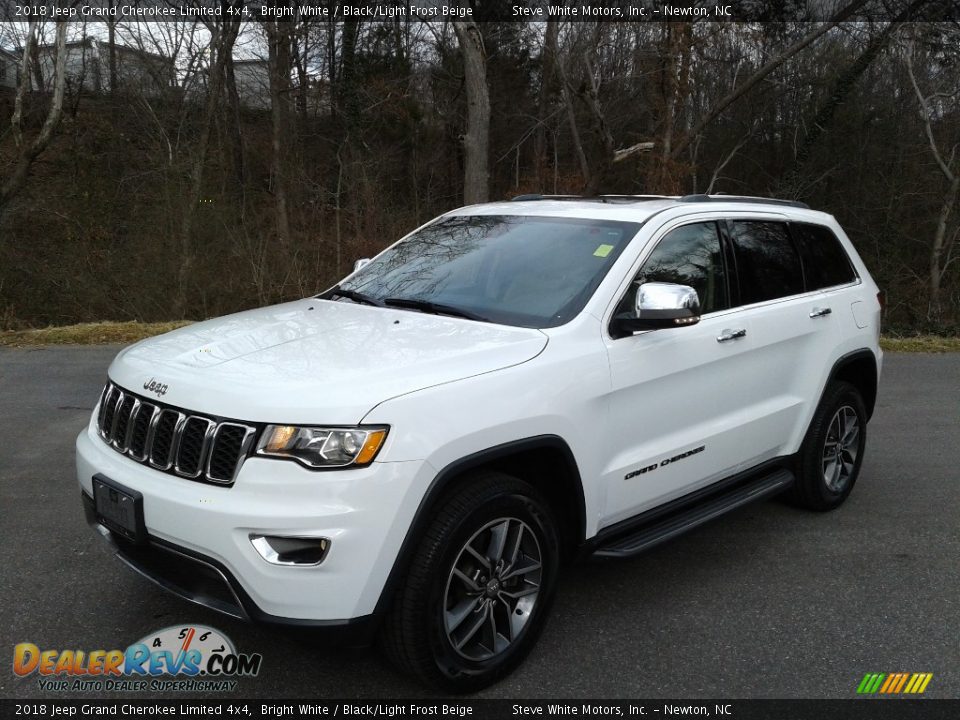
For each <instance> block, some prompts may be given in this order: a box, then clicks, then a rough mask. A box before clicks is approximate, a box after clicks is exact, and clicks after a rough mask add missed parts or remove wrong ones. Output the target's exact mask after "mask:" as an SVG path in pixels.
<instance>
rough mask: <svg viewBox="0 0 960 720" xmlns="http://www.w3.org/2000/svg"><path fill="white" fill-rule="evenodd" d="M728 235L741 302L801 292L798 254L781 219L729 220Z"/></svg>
mask: <svg viewBox="0 0 960 720" xmlns="http://www.w3.org/2000/svg"><path fill="white" fill-rule="evenodd" d="M730 238H731V240H732V241H733V250H734V254H735V255H736V258H737V274H738V276H739V279H740V302H741V303H743V304H744V305H749V304H750V303H755V302H763V301H764V300H773V299H775V298H780V297H786V296H788V295H796V294H798V293H802V292H803V270H802V269H801V267H800V256H799V255H798V254H797V250H796V248H794V246H793V242H791V240H790V235H789V234H788V233H787V227H786V225H785V224H784V223H780V222H763V221H753V220H735V221H733V222H731V223H730Z"/></svg>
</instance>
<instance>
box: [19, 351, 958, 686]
mask: <svg viewBox="0 0 960 720" xmlns="http://www.w3.org/2000/svg"><path fill="white" fill-rule="evenodd" d="M116 350H117V348H84V349H76V348H55V349H44V350H3V351H0V540H2V546H0V562H2V566H0V567H2V571H0V578H2V582H0V608H2V611H3V612H2V615H0V618H2V620H0V654H3V655H6V657H7V658H8V659H6V660H2V661H0V697H18V698H25V697H30V696H38V695H39V696H42V695H44V693H40V692H39V691H38V689H37V685H36V679H35V677H36V676H34V678H33V679H26V680H19V679H17V678H15V677H14V676H13V674H12V672H11V670H10V667H11V666H10V664H9V663H10V658H11V656H12V650H13V645H14V644H15V643H17V642H24V641H29V642H33V643H36V644H37V645H39V646H40V647H41V648H61V649H62V648H84V649H96V648H105V649H110V648H115V647H119V648H123V647H126V645H127V644H129V643H131V642H133V641H135V640H136V639H138V638H140V637H142V636H144V635H146V634H147V633H148V632H150V631H151V630H155V629H159V628H162V627H166V626H168V625H173V624H179V623H185V622H196V623H205V624H209V625H213V626H214V627H218V628H220V629H221V630H223V631H224V632H226V633H227V635H229V636H230V637H231V638H232V639H233V640H234V642H235V643H236V644H237V646H238V648H239V649H240V650H241V651H246V652H261V653H263V655H264V663H263V669H262V671H261V674H260V676H259V677H257V678H255V679H248V680H245V681H243V682H242V685H241V688H240V690H239V693H240V694H242V695H244V696H252V697H263V698H280V697H296V696H300V697H302V696H312V697H322V696H326V697H356V698H379V697H398V696H403V697H417V696H423V695H424V693H425V691H424V690H423V689H422V688H420V687H419V686H417V685H416V684H413V683H411V682H410V681H408V680H407V679H406V678H405V677H403V676H402V675H399V674H398V673H396V672H394V671H393V670H392V669H390V668H389V667H388V666H387V665H386V664H385V663H384V662H383V661H381V660H380V659H379V657H378V656H377V655H376V653H372V652H368V653H352V654H344V653H341V652H333V651H330V650H329V649H326V648H324V647H323V645H322V642H321V641H319V640H318V639H317V637H316V636H314V635H311V634H310V633H307V632H303V631H298V632H291V631H280V632H278V631H275V630H273V629H270V628H264V627H256V626H252V625H247V624H244V623H241V622H237V621H234V620H231V619H229V618H225V617H223V616H219V615H217V614H215V613H213V612H209V611H207V610H205V609H202V608H198V607H195V606H191V605H189V604H186V603H184V602H183V601H181V600H178V599H176V598H172V597H168V596H166V595H164V594H162V593H161V592H160V591H158V590H156V589H155V588H154V587H153V586H152V585H150V584H149V583H148V582H146V581H145V580H142V579H140V578H139V577H137V576H135V575H134V574H133V573H131V572H129V571H128V570H127V569H126V568H124V567H123V566H121V564H120V563H119V562H118V561H117V560H116V559H114V558H113V557H112V556H110V555H109V554H108V552H107V550H106V547H105V546H104V544H103V542H102V541H101V540H100V538H99V537H96V536H95V535H94V533H93V532H92V531H91V530H90V529H89V528H88V527H87V526H86V524H85V522H84V520H83V517H82V512H81V510H80V504H79V496H78V491H77V486H76V481H75V479H74V475H73V441H74V437H75V436H76V434H77V432H78V431H79V430H80V428H81V427H82V426H83V425H84V423H85V422H86V420H87V417H88V415H89V412H90V410H91V408H92V407H93V404H94V403H95V402H96V398H97V394H98V392H99V390H100V388H101V385H102V383H103V381H104V379H105V369H106V367H107V365H108V363H109V360H110V358H111V357H112V356H113V354H114V353H115V352H116ZM958 468H960V354H956V355H941V356H929V355H892V354H888V355H887V360H886V368H885V377H884V382H883V386H882V391H881V397H880V399H879V404H878V409H877V413H876V415H875V418H874V420H873V421H872V423H871V424H870V427H869V439H868V446H867V459H866V462H865V465H864V468H863V471H862V474H861V477H860V481H859V483H858V487H857V488H856V490H855V491H854V493H853V495H852V496H851V498H850V499H849V501H848V502H847V503H846V504H845V505H844V506H843V507H842V508H841V509H840V510H838V511H836V512H834V513H830V514H826V515H818V514H811V513H806V512H801V511H798V510H795V509H792V508H790V507H787V506H785V505H783V504H781V503H779V502H776V501H772V502H767V503H764V504H761V505H755V506H752V507H748V508H744V509H742V510H741V511H738V512H736V513H735V514H733V515H731V516H728V517H727V518H725V519H724V520H721V521H718V522H716V523H713V524H711V525H709V526H707V527H704V528H701V529H700V530H698V531H696V532H694V533H692V534H689V535H687V536H685V537H683V538H680V539H678V540H675V541H673V542H672V543H669V544H667V545H663V546H660V547H659V548H657V549H655V550H653V551H651V552H649V553H648V554H646V555H644V556H641V557H638V558H635V559H633V560H629V561H618V562H603V563H601V562H592V563H586V564H582V565H579V566H576V567H574V568H572V569H571V570H570V571H569V572H568V573H567V574H566V576H565V578H564V579H563V581H562V583H561V587H560V591H559V597H558V600H557V603H556V607H555V612H554V614H553V616H552V618H551V620H550V622H549V624H548V626H547V628H546V631H545V632H544V634H543V636H542V638H541V641H540V643H539V645H538V646H537V648H536V649H535V650H534V652H533V653H532V655H531V656H530V658H529V659H528V660H527V662H526V663H525V664H524V665H523V666H522V667H521V668H520V670H519V671H518V672H516V673H515V674H514V675H513V676H511V677H510V678H508V679H507V680H505V681H504V682H502V683H500V684H499V685H496V686H495V687H493V688H491V689H489V690H487V691H485V692H484V693H483V696H487V697H505V698H508V697H517V698H522V697H611V698H616V697H665V698H693V697H727V698H749V697H783V698H789V697H836V698H847V697H852V696H853V693H854V690H855V686H856V684H857V682H858V681H859V679H860V678H862V677H863V675H864V673H866V672H892V671H906V672H914V671H916V672H921V671H923V672H932V673H934V679H933V680H932V682H931V683H930V685H929V687H928V689H927V693H926V694H927V695H928V696H935V697H954V698H956V697H960V470H958Z"/></svg>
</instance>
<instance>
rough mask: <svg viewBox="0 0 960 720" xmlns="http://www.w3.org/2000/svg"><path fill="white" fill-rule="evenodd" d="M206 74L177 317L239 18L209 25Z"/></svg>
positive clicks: (182, 243)
mask: <svg viewBox="0 0 960 720" xmlns="http://www.w3.org/2000/svg"><path fill="white" fill-rule="evenodd" d="M209 27H210V33H211V37H210V52H211V54H212V57H211V60H210V77H209V83H208V85H207V100H206V106H205V108H204V113H203V124H202V125H201V127H200V137H199V140H198V142H197V149H196V155H195V157H194V162H193V168H192V169H191V173H190V188H189V191H188V195H187V207H186V209H185V210H184V213H183V224H182V225H181V229H180V268H179V270H178V272H177V292H176V295H175V302H174V308H175V312H176V314H177V315H178V316H179V317H184V316H185V315H186V312H187V290H188V285H189V282H190V276H191V272H192V270H193V261H194V254H195V253H194V247H193V218H194V213H195V212H196V209H197V205H198V204H199V203H200V193H201V192H202V190H203V171H204V167H205V164H206V160H207V150H208V147H209V145H210V132H211V129H212V127H213V121H214V118H215V117H216V114H217V109H218V108H219V106H220V95H221V94H222V92H223V75H224V65H225V64H226V58H228V57H229V56H230V54H231V53H232V52H233V44H234V42H235V41H236V39H237V33H238V32H239V29H240V23H239V21H226V22H223V23H219V24H211V25H210V26H209Z"/></svg>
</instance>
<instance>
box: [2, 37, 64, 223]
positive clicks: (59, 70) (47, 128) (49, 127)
mask: <svg viewBox="0 0 960 720" xmlns="http://www.w3.org/2000/svg"><path fill="white" fill-rule="evenodd" d="M38 32H39V28H38V26H37V23H36V22H31V23H30V28H29V31H28V35H27V46H26V47H25V48H24V51H23V65H22V72H21V74H20V86H19V87H18V88H17V96H16V100H15V103H14V112H13V117H11V119H10V123H11V125H12V128H11V130H12V132H13V137H14V140H15V142H16V144H17V145H18V146H19V150H20V152H19V156H18V157H17V160H16V162H15V163H14V166H13V172H12V173H11V175H10V176H9V177H8V178H7V179H6V180H4V182H3V184H2V185H0V214H2V213H3V211H4V209H5V208H6V207H7V205H9V204H10V201H11V200H12V199H13V197H14V196H15V195H16V194H17V193H18V192H20V190H21V189H22V188H23V186H24V185H25V184H26V182H27V177H28V175H29V174H30V166H31V165H33V162H34V160H36V159H37V158H38V157H39V156H40V154H41V153H42V152H43V151H44V150H46V148H47V146H48V145H49V144H50V140H51V139H52V138H53V131H54V130H56V128H57V125H58V124H59V123H60V116H61V115H62V114H63V93H64V88H65V87H66V58H67V53H66V43H67V23H65V22H61V23H58V24H57V36H56V38H57V39H56V48H57V49H56V52H57V56H56V61H55V63H54V69H53V97H52V98H51V100H50V109H49V110H48V111H47V118H46V120H44V122H43V127H41V128H40V133H39V134H38V135H37V137H36V138H35V139H34V141H33V142H32V143H25V142H24V139H23V128H22V124H21V123H22V121H23V101H24V97H25V95H26V92H27V86H28V85H29V83H30V74H29V72H27V66H28V63H29V61H30V57H31V56H32V55H33V54H34V52H35V51H36V48H37V33H38Z"/></svg>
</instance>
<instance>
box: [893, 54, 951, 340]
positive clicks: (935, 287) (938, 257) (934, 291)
mask: <svg viewBox="0 0 960 720" xmlns="http://www.w3.org/2000/svg"><path fill="white" fill-rule="evenodd" d="M913 54H914V43H913V42H912V41H910V42H908V46H907V50H906V53H905V54H904V58H905V60H906V66H907V75H908V76H909V77H910V85H911V87H913V92H914V94H915V95H916V96H917V101H918V102H919V104H920V116H921V119H922V120H923V130H924V133H925V134H926V137H927V144H928V145H929V147H930V153H931V155H933V159H934V160H935V161H936V163H937V167H938V168H939V170H940V172H941V173H942V174H943V177H944V179H945V180H946V181H947V190H946V193H944V196H943V201H942V203H941V205H940V214H939V215H938V216H937V228H936V230H935V231H934V233H933V240H932V242H931V243H930V257H929V266H928V270H927V272H928V280H927V282H928V283H929V292H930V297H929V306H928V311H927V318H928V319H929V320H931V321H933V322H936V323H939V322H940V320H941V319H942V317H943V302H942V298H941V284H942V282H943V277H944V274H945V273H946V271H947V269H948V268H949V266H950V264H951V263H952V262H953V261H954V260H956V258H954V257H952V252H951V251H952V249H953V247H952V245H953V243H951V244H950V245H951V246H950V247H949V248H948V247H947V223H948V222H949V220H950V215H951V214H952V213H953V208H954V206H956V204H957V196H958V194H960V169H958V168H957V167H955V161H956V158H957V146H956V145H954V146H953V147H952V148H950V155H949V156H948V157H944V152H943V150H942V149H941V147H940V144H939V143H938V142H937V139H936V136H934V134H933V125H932V123H931V120H930V117H931V110H930V106H931V104H932V101H933V100H934V99H935V98H938V97H939V96H941V93H934V94H933V95H924V94H923V91H922V90H921V89H920V85H919V83H918V82H917V76H916V73H915V72H914V68H913ZM954 92H955V89H954ZM947 96H948V97H949V95H947Z"/></svg>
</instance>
